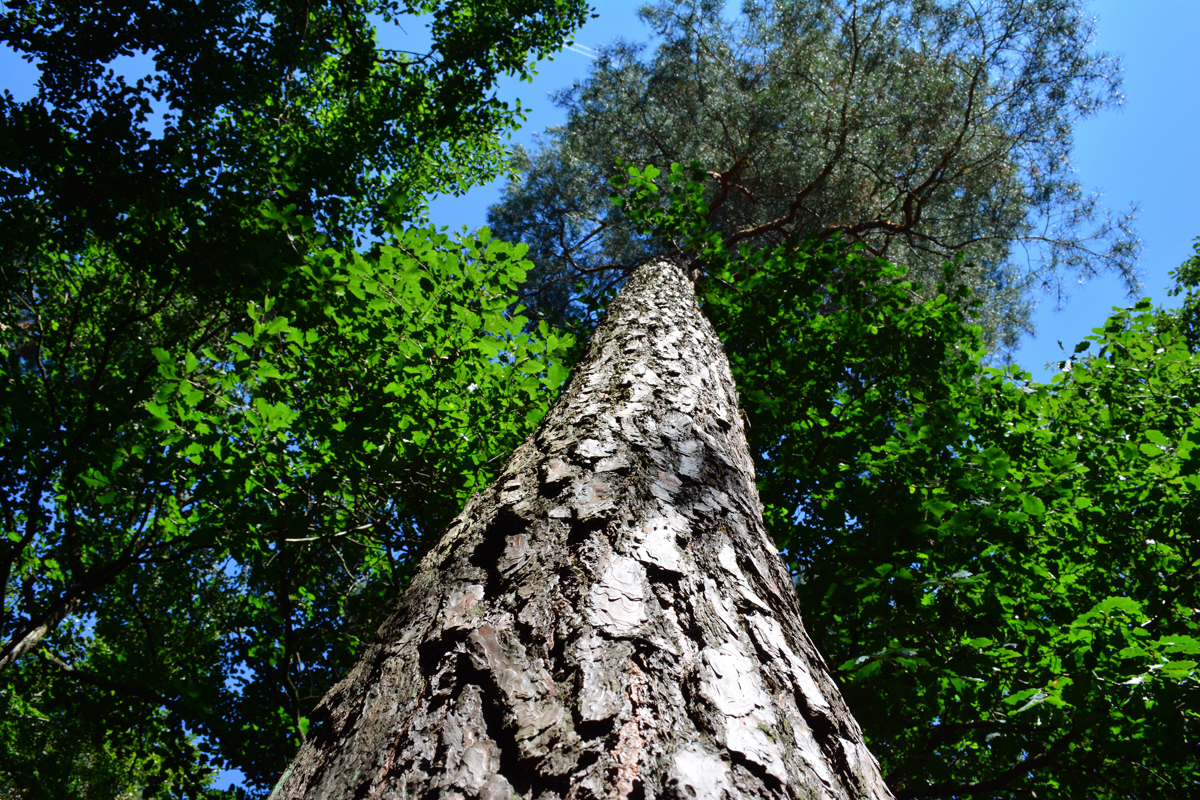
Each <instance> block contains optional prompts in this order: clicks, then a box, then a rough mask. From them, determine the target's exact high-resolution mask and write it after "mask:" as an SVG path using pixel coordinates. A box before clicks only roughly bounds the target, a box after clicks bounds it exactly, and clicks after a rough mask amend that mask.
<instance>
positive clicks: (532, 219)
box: [488, 0, 1139, 349]
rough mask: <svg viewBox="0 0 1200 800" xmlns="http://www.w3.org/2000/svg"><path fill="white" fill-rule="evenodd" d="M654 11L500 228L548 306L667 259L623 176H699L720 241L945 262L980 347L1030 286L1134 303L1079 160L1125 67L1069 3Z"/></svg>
mask: <svg viewBox="0 0 1200 800" xmlns="http://www.w3.org/2000/svg"><path fill="white" fill-rule="evenodd" d="M723 7H724V4H723V3H720V2H709V1H707V0H705V1H703V2H700V1H698V0H688V1H686V2H685V1H684V0H662V1H661V2H657V3H654V4H652V5H650V6H648V7H646V8H645V9H643V10H642V12H641V16H642V19H643V20H644V21H645V22H646V23H647V24H648V25H649V27H650V29H651V30H652V31H653V34H654V35H655V37H656V39H655V41H656V44H655V46H654V47H653V49H650V48H648V47H647V46H646V45H642V44H633V43H628V42H618V43H616V44H614V45H610V46H609V47H607V48H603V49H602V50H601V58H600V59H599V60H598V61H597V62H596V64H595V66H594V67H593V69H592V72H591V75H590V76H589V77H588V79H587V80H586V81H583V82H581V83H577V84H576V85H575V86H574V87H573V88H571V89H569V90H566V91H563V92H561V93H560V94H559V95H558V97H557V102H558V104H559V105H560V106H561V107H562V108H564V109H566V111H567V112H568V119H567V122H566V124H565V125H563V126H561V127H558V128H552V129H550V130H549V131H547V134H546V138H545V139H544V140H543V141H542V143H541V146H540V147H539V148H538V149H537V150H536V151H535V152H533V153H531V154H524V153H518V155H517V157H516V163H517V164H518V165H519V167H520V169H521V170H522V172H523V173H524V175H523V177H522V179H521V180H520V181H518V182H514V183H513V184H511V185H510V186H509V188H508V190H507V192H506V193H505V195H504V198H503V199H502V201H501V202H500V203H499V204H498V205H497V206H495V207H493V208H492V209H491V210H490V212H489V218H488V219H489V224H490V225H491V227H492V229H493V230H494V231H495V232H496V234H497V235H498V236H501V237H503V238H510V239H513V240H516V241H523V242H526V243H528V244H529V245H530V247H531V258H532V260H533V261H534V263H536V264H537V265H538V273H537V275H538V276H539V278H540V279H539V280H538V281H537V282H535V284H534V285H533V286H532V287H531V289H530V290H528V294H529V297H530V298H531V302H534V301H536V303H540V304H541V305H542V306H543V307H544V308H546V309H554V308H561V307H562V306H563V305H564V304H567V303H569V301H570V298H569V295H568V290H569V288H570V287H571V286H572V285H573V284H574V282H575V281H576V280H578V279H579V276H580V274H583V275H585V276H590V277H591V279H592V280H593V281H597V280H599V281H604V280H606V279H607V280H609V281H611V280H613V279H614V278H615V277H616V276H618V275H619V274H620V271H619V270H617V271H614V270H605V269H604V268H605V267H606V266H609V267H612V266H624V267H629V266H631V265H634V264H636V263H640V262H641V261H642V260H644V259H645V258H647V257H649V256H651V255H655V254H662V253H667V252H670V251H671V250H672V249H673V248H674V244H673V243H671V242H668V241H664V240H662V239H660V238H658V237H655V236H643V235H640V234H638V233H637V231H636V230H635V229H634V228H633V227H632V226H631V225H629V224H628V223H627V222H626V221H625V219H624V217H623V216H622V215H621V214H620V213H619V212H617V211H616V209H614V208H613V207H612V205H611V204H610V203H609V202H608V195H609V191H608V189H607V187H606V182H607V181H608V180H609V179H610V178H612V177H613V176H614V175H617V174H619V173H620V172H621V169H620V168H619V167H618V163H624V164H626V165H634V166H639V167H640V166H643V165H646V164H653V165H655V166H656V167H658V168H659V169H661V170H665V169H667V168H668V167H669V166H670V165H671V164H672V163H682V164H688V163H691V162H692V161H694V160H695V161H699V162H700V163H701V164H702V166H703V167H704V168H705V169H706V170H709V171H710V172H711V173H712V175H713V177H714V180H713V181H712V182H710V183H709V184H708V185H707V187H706V190H705V191H706V195H705V199H706V201H707V205H708V212H707V216H708V221H709V224H710V225H712V226H713V227H714V228H715V229H717V230H720V231H721V233H722V234H723V235H724V237H725V239H726V242H727V244H729V245H734V244H736V243H739V242H746V243H751V244H754V245H755V246H770V245H771V244H773V243H779V242H781V241H783V240H785V239H786V238H787V237H789V236H796V235H798V236H804V235H815V236H817V237H818V238H821V239H828V238H830V237H833V236H835V235H841V236H843V237H844V238H845V239H846V240H848V241H852V242H859V243H861V244H863V246H864V247H866V249H867V252H869V253H871V254H873V255H875V256H878V257H882V258H886V259H888V260H889V261H892V262H893V263H899V264H903V265H905V266H906V267H908V270H909V272H908V275H909V278H910V279H911V280H912V281H913V282H914V283H915V284H916V285H917V286H919V287H921V289H922V290H924V291H927V292H932V291H933V290H934V289H935V287H936V286H937V284H938V282H939V281H941V280H942V277H943V276H942V264H943V263H945V262H946V261H948V260H952V259H953V258H954V257H955V256H961V255H966V256H967V257H968V258H967V260H966V261H962V262H959V263H958V266H957V272H956V274H955V277H954V283H955V285H965V286H969V287H971V288H972V289H973V290H974V291H975V295H976V297H977V299H979V300H981V301H982V302H981V303H980V304H979V305H978V306H976V307H974V308H973V309H972V312H971V313H972V319H973V321H975V322H976V323H978V324H981V325H982V326H983V329H984V335H985V343H986V344H987V345H988V346H989V348H992V349H997V348H1009V347H1012V346H1013V345H1014V344H1015V342H1016V340H1017V337H1018V336H1019V335H1020V334H1021V333H1022V332H1023V331H1026V330H1028V329H1029V321H1028V314H1029V299H1030V292H1031V290H1033V289H1034V288H1042V287H1051V288H1054V289H1061V286H1062V284H1061V283H1060V280H1061V278H1063V277H1064V276H1066V275H1072V276H1074V275H1076V274H1077V275H1079V276H1080V277H1086V276H1090V275H1094V274H1096V273H1097V272H1100V271H1112V272H1115V273H1116V274H1119V275H1120V276H1122V278H1123V279H1124V280H1125V281H1126V282H1127V284H1128V285H1129V286H1130V288H1133V287H1135V286H1136V256H1137V252H1138V247H1139V246H1138V244H1137V239H1136V236H1135V235H1134V234H1133V232H1132V231H1131V229H1130V228H1129V222H1130V219H1131V215H1125V216H1116V217H1114V216H1111V215H1107V212H1105V211H1104V210H1103V209H1101V208H1100V207H1099V206H1098V205H1097V201H1096V198H1095V197H1092V196H1089V195H1087V194H1086V193H1085V192H1084V189H1083V187H1082V186H1081V184H1080V182H1079V180H1078V178H1077V177H1076V176H1075V175H1074V174H1073V171H1072V169H1071V163H1070V156H1071V144H1072V127H1073V124H1074V123H1075V122H1076V121H1078V120H1080V119H1083V118H1085V117H1087V116H1090V115H1092V114H1094V113H1096V112H1097V111H1098V110H1100V109H1102V108H1104V107H1106V106H1109V105H1112V104H1114V103H1116V102H1118V101H1119V98H1120V95H1119V93H1118V92H1119V86H1120V73H1119V69H1118V65H1117V63H1116V62H1115V61H1114V60H1113V59H1112V58H1111V57H1109V56H1108V55H1106V54H1105V53H1102V52H1098V51H1096V50H1095V49H1094V48H1093V47H1092V37H1093V28H1092V22H1091V20H1090V18H1089V17H1088V16H1087V14H1086V11H1085V9H1084V8H1083V4H1082V3H1080V2H1076V1H1075V0H1038V2H1025V3H1013V2H1003V1H1002V0H989V1H988V2H982V3H965V2H949V1H947V2H929V1H927V0H911V1H910V0H903V1H901V0H869V1H868V2H857V0H847V1H846V2H835V3H815V2H801V1H800V0H794V1H790V2H771V3H767V2H748V3H743V4H742V13H741V14H740V15H739V16H737V17H736V18H732V19H731V18H730V17H729V16H728V15H726V14H725V13H724V8H723Z"/></svg>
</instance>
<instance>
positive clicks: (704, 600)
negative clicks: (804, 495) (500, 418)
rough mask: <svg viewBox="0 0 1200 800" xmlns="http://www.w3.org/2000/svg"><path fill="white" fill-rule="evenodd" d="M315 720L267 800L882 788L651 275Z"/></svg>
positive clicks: (716, 381) (662, 283) (713, 400)
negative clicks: (806, 628) (309, 734)
mask: <svg viewBox="0 0 1200 800" xmlns="http://www.w3.org/2000/svg"><path fill="white" fill-rule="evenodd" d="M318 715H319V717H320V718H321V719H320V722H319V725H318V726H317V728H316V730H315V731H314V732H313V735H312V737H311V738H310V740H309V743H308V744H307V745H306V746H305V747H304V749H303V750H302V751H301V752H300V754H299V755H298V756H297V758H296V760H295V762H294V763H293V764H292V766H291V768H289V770H288V771H287V772H286V773H285V774H284V777H283V779H282V780H281V781H280V783H279V786H278V787H276V790H275V793H274V795H273V797H278V798H298V797H306V798H326V797H329V798H343V797H345V798H350V797H355V798H367V797H372V798H374V797H378V798H411V797H426V796H442V795H443V794H444V796H447V797H483V798H489V800H490V799H491V798H495V799H496V800H501V799H503V800H508V798H510V797H513V796H518V795H519V796H520V797H522V798H526V800H531V798H551V797H557V798H591V797H595V798H614V797H615V798H619V800H625V798H628V797H634V798H656V797H680V798H702V799H703V798H713V800H717V799H718V798H721V797H724V796H726V795H728V796H730V797H784V796H795V797H812V798H818V797H819V798H825V797H870V798H884V797H890V794H889V793H888V791H887V789H886V787H885V786H884V784H883V781H882V780H881V778H880V776H879V769H878V765H877V763H876V761H875V759H874V758H873V757H872V756H871V755H870V753H869V752H868V751H867V748H866V746H865V745H864V744H863V739H862V733H861V732H860V730H859V728H858V725H857V724H856V723H855V721H854V720H853V718H852V717H851V716H850V712H849V711H848V709H847V708H846V706H845V703H844V702H843V701H842V697H841V694H840V693H839V692H838V690H837V687H836V686H835V685H834V683H833V680H832V679H831V677H830V675H829V670H828V668H827V667H826V665H825V663H824V662H823V661H822V659H821V657H820V655H818V654H817V651H816V649H815V648H814V647H813V644H812V642H811V641H810V640H809V638H808V636H807V634H806V633H805V631H804V627H803V625H802V624H801V622H800V611H799V608H798V605H797V602H796V595H795V592H794V590H793V587H792V583H791V581H790V579H789V577H788V574H787V571H786V570H785V569H784V566H783V564H782V562H781V561H780V559H779V556H778V553H777V552H776V550H775V547H774V545H773V543H772V542H771V539H770V537H769V536H768V535H767V532H766V530H765V528H764V526H763V522H762V513H761V505H760V503H759V499H758V492H757V490H756V489H755V486H754V466H753V463H752V462H751V459H750V454H749V450H748V448H747V446H746V438H745V434H744V431H743V428H742V419H741V415H740V413H739V410H738V403H737V392H736V389H735V387H734V384H733V378H732V376H731V375H730V371H729V365H728V361H727V360H726V358H725V354H724V352H723V350H722V348H721V344H720V342H719V341H718V340H717V337H716V335H715V334H714V332H713V329H712V326H711V325H709V323H708V321H707V320H705V319H704V317H703V315H702V314H701V313H700V309H699V307H698V306H697V304H696V301H695V297H694V294H693V291H692V287H691V284H690V282H689V281H688V279H687V278H686V277H685V275H684V274H683V272H682V271H681V270H680V269H679V268H678V267H676V266H674V265H672V264H667V263H657V264H649V265H646V266H644V267H642V268H641V269H639V270H638V271H637V272H635V273H634V274H633V275H632V277H631V278H630V279H629V282H628V283H627V284H626V286H625V288H624V289H623V290H622V292H621V294H620V295H619V296H618V297H617V299H616V300H615V301H614V302H613V303H612V305H611V306H610V307H609V309H608V312H607V313H606V314H605V317H604V319H603V321H602V322H601V324H600V326H599V327H598V328H597V330H596V332H595V334H594V336H593V338H592V341H591V343H590V346H589V348H588V352H587V355H586V356H585V357H584V359H583V361H582V362H581V363H580V365H579V367H578V368H577V369H576V370H575V372H574V374H573V375H572V377H571V380H570V382H569V383H568V384H567V386H566V387H565V389H564V391H563V394H562V397H561V398H560V399H559V401H558V402H557V404H556V405H555V407H554V408H553V409H552V410H551V411H550V413H549V414H547V415H546V418H545V419H544V420H543V422H542V424H541V425H540V426H539V428H538V430H537V431H536V432H535V433H534V434H533V435H532V436H531V437H530V438H529V439H528V440H527V441H526V442H525V443H524V444H523V445H521V447H519V448H518V449H517V450H516V452H515V453H513V455H512V458H511V459H510V460H509V462H508V464H507V465H506V467H505V469H504V471H503V472H502V473H501V475H500V477H499V478H498V479H497V480H496V481H495V482H494V483H493V484H492V485H491V486H489V487H488V488H487V489H485V490H484V491H482V492H480V493H479V494H478V495H476V496H475V497H474V498H472V499H471V500H470V501H469V502H468V503H467V505H466V507H465V508H464V509H463V511H462V513H461V514H460V515H459V516H458V518H457V519H456V520H455V521H454V523H453V524H451V526H450V528H449V530H447V531H446V533H445V534H444V535H443V536H442V538H441V541H440V542H439V543H438V544H437V546H436V547H435V548H434V549H433V551H432V552H430V553H429V555H428V556H426V558H425V559H424V561H423V562H422V563H421V566H420V569H419V570H418V572H417V575H416V577H415V578H414V579H413V582H412V585H411V587H410V588H409V590H408V592H407V593H406V594H405V595H404V597H403V599H402V600H401V601H400V604H399V608H398V609H397V610H396V612H395V613H394V614H393V615H392V617H391V618H390V619H389V620H388V621H387V622H386V623H385V624H384V625H383V627H382V628H381V629H380V631H379V634H378V637H377V639H376V641H375V642H374V643H373V644H372V645H371V646H370V647H369V648H368V649H367V650H366V652H365V653H364V654H363V657H362V659H361V660H360V661H359V663H358V665H357V666H356V667H355V669H354V670H353V671H352V672H351V674H350V676H349V677H347V678H346V679H345V680H344V681H342V682H341V683H340V684H338V685H337V686H336V687H334V689H333V690H332V691H330V693H329V694H328V695H327V696H326V697H325V699H324V700H323V701H322V702H321V705H320V707H319V710H318Z"/></svg>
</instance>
